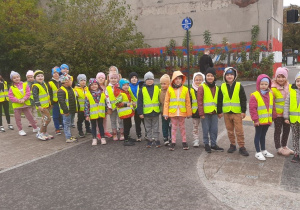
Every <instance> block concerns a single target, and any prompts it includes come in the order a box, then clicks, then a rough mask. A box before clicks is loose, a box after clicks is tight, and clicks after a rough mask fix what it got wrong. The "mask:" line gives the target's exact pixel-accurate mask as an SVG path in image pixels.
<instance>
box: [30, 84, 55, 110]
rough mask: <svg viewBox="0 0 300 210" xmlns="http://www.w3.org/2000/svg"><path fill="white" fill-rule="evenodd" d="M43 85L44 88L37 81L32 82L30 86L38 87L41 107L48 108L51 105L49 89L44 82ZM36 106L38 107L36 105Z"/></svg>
mask: <svg viewBox="0 0 300 210" xmlns="http://www.w3.org/2000/svg"><path fill="white" fill-rule="evenodd" d="M44 85H45V87H46V90H45V89H44V88H43V87H42V85H40V84H39V83H35V84H33V85H32V87H33V86H36V87H37V88H38V89H39V100H40V104H41V107H43V108H48V107H49V106H50V105H51V102H50V96H49V91H48V87H47V85H46V83H44ZM36 108H37V109H38V107H36Z"/></svg>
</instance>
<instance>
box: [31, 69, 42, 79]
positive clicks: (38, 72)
mask: <svg viewBox="0 0 300 210" xmlns="http://www.w3.org/2000/svg"><path fill="white" fill-rule="evenodd" d="M39 74H42V75H44V72H43V71H42V70H35V72H34V75H33V77H34V79H35V78H36V76H37V75H39Z"/></svg>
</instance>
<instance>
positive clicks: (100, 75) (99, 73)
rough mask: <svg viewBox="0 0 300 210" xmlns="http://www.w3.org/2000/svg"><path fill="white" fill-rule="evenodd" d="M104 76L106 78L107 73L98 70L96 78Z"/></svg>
mask: <svg viewBox="0 0 300 210" xmlns="http://www.w3.org/2000/svg"><path fill="white" fill-rule="evenodd" d="M99 78H103V79H105V74H104V73H103V72H98V74H97V76H96V79H99Z"/></svg>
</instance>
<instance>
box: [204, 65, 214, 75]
mask: <svg viewBox="0 0 300 210" xmlns="http://www.w3.org/2000/svg"><path fill="white" fill-rule="evenodd" d="M208 73H211V74H212V75H214V76H215V77H216V70H215V69H214V68H213V67H209V68H207V69H206V72H205V77H206V75H207V74H208Z"/></svg>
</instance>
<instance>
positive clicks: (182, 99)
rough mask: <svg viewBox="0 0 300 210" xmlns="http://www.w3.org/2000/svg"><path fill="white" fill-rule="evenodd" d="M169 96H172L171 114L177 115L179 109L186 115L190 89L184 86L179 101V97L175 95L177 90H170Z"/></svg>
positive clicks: (171, 88) (170, 88)
mask: <svg viewBox="0 0 300 210" xmlns="http://www.w3.org/2000/svg"><path fill="white" fill-rule="evenodd" d="M168 91H169V94H170V103H169V112H170V113H175V112H176V110H177V108H178V107H179V110H180V111H181V112H182V113H186V112H187V111H186V104H185V97H186V94H187V93H188V91H189V90H188V88H187V87H185V86H182V90H181V94H180V96H179V99H177V96H176V94H175V90H174V89H173V87H171V86H170V87H169V88H168Z"/></svg>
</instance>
